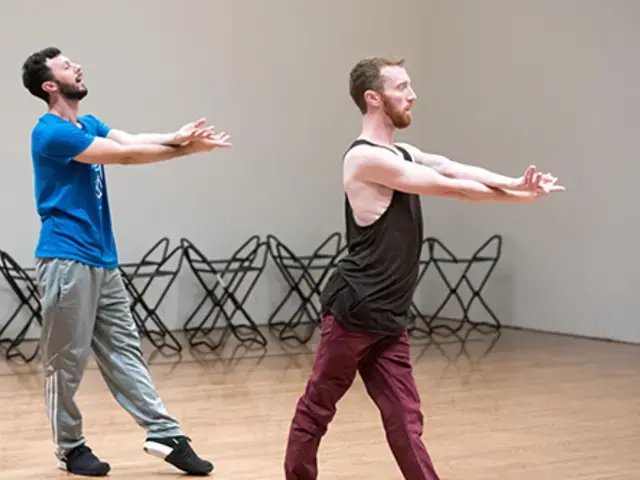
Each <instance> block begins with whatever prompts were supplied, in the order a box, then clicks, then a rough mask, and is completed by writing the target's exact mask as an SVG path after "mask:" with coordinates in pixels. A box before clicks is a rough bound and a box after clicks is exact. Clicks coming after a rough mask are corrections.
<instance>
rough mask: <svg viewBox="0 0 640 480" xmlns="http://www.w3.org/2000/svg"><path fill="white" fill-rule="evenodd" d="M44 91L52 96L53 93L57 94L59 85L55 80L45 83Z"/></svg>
mask: <svg viewBox="0 0 640 480" xmlns="http://www.w3.org/2000/svg"><path fill="white" fill-rule="evenodd" d="M42 90H44V91H45V92H47V93H49V94H51V92H57V91H58V84H57V83H56V82H54V81H53V80H47V81H46V82H44V83H43V84H42Z"/></svg>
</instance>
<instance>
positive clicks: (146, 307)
mask: <svg viewBox="0 0 640 480" xmlns="http://www.w3.org/2000/svg"><path fill="white" fill-rule="evenodd" d="M182 259H183V251H182V247H181V246H177V247H175V248H174V249H173V250H171V251H169V239H168V238H167V237H164V238H161V239H160V240H159V241H158V242H157V243H156V244H155V245H153V246H152V247H151V248H150V249H149V250H148V251H147V253H145V254H144V255H143V256H142V258H141V259H140V261H139V262H132V263H122V264H120V266H119V269H120V274H121V276H122V279H123V283H124V285H125V287H126V289H127V291H128V292H129V295H130V296H131V314H132V315H133V319H134V321H135V322H136V325H137V327H138V329H139V331H140V332H141V334H142V335H143V336H145V337H146V338H147V339H148V340H149V341H150V342H151V344H152V345H153V346H154V347H156V348H157V349H158V350H159V351H161V352H165V351H167V350H169V351H172V352H176V353H179V352H181V351H182V345H180V342H179V341H178V339H177V338H176V337H175V336H174V335H173V333H171V331H170V330H169V328H168V327H167V325H166V324H165V323H164V322H163V321H162V319H161V318H160V315H159V314H158V309H159V308H160V305H161V304H162V302H163V301H164V299H165V297H166V295H167V293H168V291H169V289H170V288H171V286H172V285H173V283H174V282H175V280H176V278H177V276H178V274H179V273H180V268H181V267H182ZM160 279H162V280H164V281H165V285H164V287H163V288H162V289H161V291H160V293H159V295H158V296H157V298H156V299H155V300H153V301H152V300H149V298H150V296H151V293H150V289H151V285H152V284H154V285H155V284H157V283H159V282H160ZM136 284H138V286H137V285H136Z"/></svg>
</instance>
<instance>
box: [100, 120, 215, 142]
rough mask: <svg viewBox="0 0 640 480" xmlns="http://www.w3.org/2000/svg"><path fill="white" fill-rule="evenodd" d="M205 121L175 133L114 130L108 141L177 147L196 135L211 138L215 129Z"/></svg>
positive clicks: (187, 125) (191, 123)
mask: <svg viewBox="0 0 640 480" xmlns="http://www.w3.org/2000/svg"><path fill="white" fill-rule="evenodd" d="M204 124H205V119H204V118H201V119H200V120H197V121H195V122H190V123H187V124H186V125H184V126H183V127H182V128H180V129H179V130H176V131H175V132H173V133H127V132H125V131H123V130H118V129H115V128H112V129H111V130H110V131H109V135H108V136H107V138H108V139H110V140H113V141H114V142H117V143H119V144H120V145H169V146H177V145H182V144H183V143H185V142H188V141H190V140H191V137H192V136H193V135H195V134H196V133H197V134H198V135H199V136H201V137H202V136H209V134H210V133H213V127H205V128H203V126H204Z"/></svg>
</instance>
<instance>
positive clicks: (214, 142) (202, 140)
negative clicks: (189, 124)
mask: <svg viewBox="0 0 640 480" xmlns="http://www.w3.org/2000/svg"><path fill="white" fill-rule="evenodd" d="M189 145H190V146H191V148H192V149H193V151H194V152H197V153H203V152H210V151H211V150H213V149H214V148H229V147H231V146H232V145H231V143H229V134H228V133H226V132H220V133H214V131H213V127H212V130H211V131H210V133H208V134H207V135H205V136H201V137H198V138H196V139H195V140H192V141H191V142H189Z"/></svg>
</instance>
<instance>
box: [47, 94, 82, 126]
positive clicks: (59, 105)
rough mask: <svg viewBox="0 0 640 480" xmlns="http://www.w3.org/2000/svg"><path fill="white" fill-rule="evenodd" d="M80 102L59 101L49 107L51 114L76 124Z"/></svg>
mask: <svg viewBox="0 0 640 480" xmlns="http://www.w3.org/2000/svg"><path fill="white" fill-rule="evenodd" d="M79 107H80V105H79V102H77V101H62V100H61V101H58V102H55V103H53V104H51V105H49V113H51V114H53V115H57V116H58V117H60V118H62V119H63V120H67V121H68V122H71V123H73V124H75V123H76V122H77V121H78V110H79Z"/></svg>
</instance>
